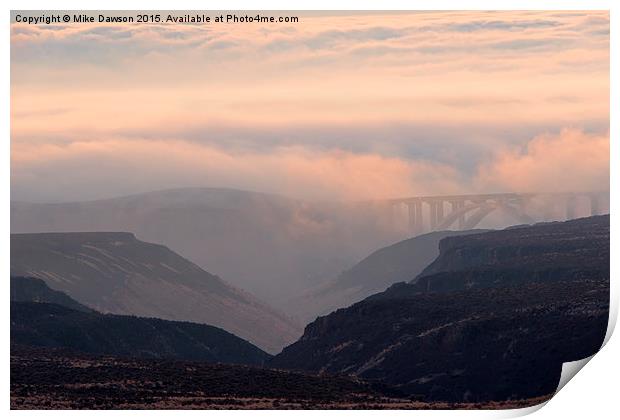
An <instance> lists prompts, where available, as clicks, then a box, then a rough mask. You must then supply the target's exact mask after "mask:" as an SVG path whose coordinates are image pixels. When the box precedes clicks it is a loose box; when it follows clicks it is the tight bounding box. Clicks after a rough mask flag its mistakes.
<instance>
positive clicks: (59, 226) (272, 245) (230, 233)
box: [11, 188, 402, 309]
mask: <svg viewBox="0 0 620 420" xmlns="http://www.w3.org/2000/svg"><path fill="white" fill-rule="evenodd" d="M364 208H365V207H364ZM367 210H368V209H366V210H363V209H361V210H360V209H358V208H357V207H356V206H355V205H349V204H345V203H316V202H306V201H302V200H296V199H291V198H287V197H282V196H278V195H272V194H263V193H256V192H249V191H238V190H230V189H220V188H186V189H177V190H167V191H154V192H149V193H144V194H136V195H132V196H127V197H118V198H111V199H105V200H96V201H86V202H72V203H50V204H38V203H22V202H12V203H11V233H40V232H94V231H104V232H106V231H107V232H118V231H122V232H133V233H135V234H136V235H137V237H139V238H140V239H142V240H144V241H147V242H154V243H158V244H163V245H165V246H167V247H169V248H171V249H173V250H175V251H176V252H178V253H180V254H181V255H183V256H184V257H186V258H188V259H189V260H191V261H193V262H195V263H196V264H198V265H199V266H201V267H203V268H204V269H206V270H208V271H210V272H213V273H217V274H218V275H220V276H222V278H224V279H227V280H228V281H230V282H231V283H233V284H235V285H236V286H238V287H241V288H243V289H244V290H247V291H249V292H251V293H252V294H253V295H255V296H258V297H259V298H260V299H261V300H262V301H265V302H267V303H269V304H270V305H272V306H276V307H278V308H281V307H282V306H280V305H281V304H282V302H287V301H288V299H290V298H291V297H293V296H299V295H300V294H301V293H302V291H303V290H307V289H309V288H312V287H315V286H316V284H318V283H319V282H320V281H325V280H326V279H330V278H333V277H335V276H336V275H337V274H338V273H339V272H341V271H342V270H344V269H346V268H348V267H351V266H352V265H353V264H354V263H355V262H356V261H359V260H360V259H361V258H363V257H364V256H365V255H368V254H369V253H370V252H372V251H373V250H375V249H377V248H380V247H382V246H385V245H387V244H390V243H393V242H395V241H397V240H399V239H402V236H401V234H400V232H398V233H395V232H389V231H387V230H386V229H385V227H383V226H377V225H376V215H374V214H372V215H369V214H366V213H364V212H365V211H367ZM293 309H295V308H293Z"/></svg>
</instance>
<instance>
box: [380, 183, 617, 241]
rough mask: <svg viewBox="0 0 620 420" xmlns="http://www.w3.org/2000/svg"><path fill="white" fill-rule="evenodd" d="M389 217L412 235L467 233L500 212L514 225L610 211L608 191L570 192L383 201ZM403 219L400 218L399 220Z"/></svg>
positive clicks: (473, 195)
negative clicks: (405, 227) (466, 231)
mask: <svg viewBox="0 0 620 420" xmlns="http://www.w3.org/2000/svg"><path fill="white" fill-rule="evenodd" d="M381 203H382V205H384V206H387V208H385V207H384V208H385V209H386V210H387V212H388V216H389V218H390V219H391V220H392V221H393V222H395V220H396V219H400V220H401V221H402V219H403V216H404V219H405V220H406V222H407V225H408V226H407V227H408V232H409V233H410V234H419V233H423V232H432V231H436V230H446V229H458V230H467V229H473V228H475V227H476V226H478V225H479V224H480V223H481V222H482V221H483V220H484V219H485V218H486V217H487V216H489V215H490V214H491V213H493V212H497V211H501V212H503V213H504V214H505V215H508V216H509V217H510V218H511V219H512V220H513V221H514V222H515V224H521V223H534V222H537V221H543V220H568V219H574V218H576V217H583V216H588V215H598V214H605V213H608V212H609V191H602V192H570V193H498V194H467V195H446V196H424V197H407V198H396V199H390V200H385V201H382V202H381ZM399 216H400V217H399Z"/></svg>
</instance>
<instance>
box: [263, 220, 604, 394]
mask: <svg viewBox="0 0 620 420" xmlns="http://www.w3.org/2000/svg"><path fill="white" fill-rule="evenodd" d="M440 249H441V252H440V256H439V257H438V259H437V260H436V261H435V262H433V263H432V264H431V265H430V266H429V267H428V268H427V269H426V270H424V272H423V273H422V274H420V276H419V277H418V278H417V279H416V280H415V281H414V282H413V283H412V284H407V283H399V284H397V285H394V286H392V287H391V288H389V289H388V290H387V291H386V292H384V293H380V294H378V295H374V296H371V297H369V298H368V299H366V300H364V301H362V302H359V303H357V304H355V305H353V306H351V307H349V308H346V309H341V310H338V311H336V312H334V313H332V314H330V315H328V316H326V317H322V318H319V319H317V321H316V322H314V323H312V324H310V325H308V326H307V327H306V329H305V332H304V335H303V336H302V338H301V339H300V340H299V341H298V342H296V343H294V344H292V345H291V346H289V347H287V348H286V349H285V350H284V351H283V352H282V353H281V354H279V355H277V356H276V357H275V358H274V359H272V360H271V362H270V363H271V365H272V366H275V367H282V368H291V369H300V370H308V371H320V372H332V373H333V372H339V373H349V374H355V375H358V376H360V377H362V378H366V379H374V380H380V381H383V382H385V383H387V384H390V385H393V386H395V387H396V388H398V389H400V390H401V391H403V392H404V393H406V394H408V395H411V396H415V397H416V398H421V399H428V400H443V401H488V400H503V399H507V398H513V399H514V398H528V397H535V396H540V395H544V394H548V393H550V392H553V391H554V390H555V387H556V386H557V383H558V380H559V377H560V372H561V366H562V363H563V362H567V361H572V360H576V359H580V358H584V357H587V356H589V355H591V354H593V353H594V352H596V351H597V350H598V348H599V347H600V345H601V344H602V341H603V338H604V336H605V331H606V328H607V319H608V307H609V217H606V216H603V217H592V218H587V219H580V220H575V221H570V222H564V223H554V224H544V225H534V226H530V227H522V228H515V229H508V230H504V231H500V232H489V233H484V234H479V235H470V236H467V237H463V238H459V237H454V238H447V239H444V240H443V241H442V242H441V245H440Z"/></svg>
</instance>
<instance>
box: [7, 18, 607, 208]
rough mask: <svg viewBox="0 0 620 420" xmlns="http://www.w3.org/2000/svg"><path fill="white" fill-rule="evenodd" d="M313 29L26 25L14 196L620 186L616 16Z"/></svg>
mask: <svg viewBox="0 0 620 420" xmlns="http://www.w3.org/2000/svg"><path fill="white" fill-rule="evenodd" d="M300 18H301V22H300V23H299V24H295V25H288V24H281V25H267V26H266V25H262V26H261V25H223V26H209V25H105V24H101V25H99V24H96V25H55V26H28V25H22V24H17V23H14V24H12V25H11V76H12V77H11V103H12V105H11V134H12V157H11V161H12V177H11V182H12V195H13V198H14V199H20V200H32V201H62V200H69V199H70V200H76V199H91V198H99V197H105V196H113V195H119V194H126V193H134V192H140V191H144V190H155V189H160V188H171V187H182V186H218V187H234V188H242V189H256V190H261V191H269V192H276V193H281V194H289V195H294V196H297V197H307V198H319V199H334V198H345V199H351V198H383V197H391V196H403V195H416V194H452V193H457V192H462V193H468V192H480V191H500V190H501V191H513V190H519V191H525V190H529V191H541V190H548V191H554V190H558V189H567V188H570V189H580V190H583V189H604V188H608V186H609V181H608V178H609V150H608V144H609V134H608V131H609V18H608V14H607V13H606V12H583V13H578V14H575V13H570V12H566V13H564V12H473V11H472V12H425V13H369V14H363V13H351V14H346V13H333V14H326V13H308V14H302V15H301V16H300ZM568 169H570V170H568Z"/></svg>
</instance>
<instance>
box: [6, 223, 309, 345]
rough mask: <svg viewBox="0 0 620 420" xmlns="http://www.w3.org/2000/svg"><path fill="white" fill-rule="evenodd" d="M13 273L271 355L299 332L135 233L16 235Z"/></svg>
mask: <svg viewBox="0 0 620 420" xmlns="http://www.w3.org/2000/svg"><path fill="white" fill-rule="evenodd" d="M11 275H13V276H32V277H37V278H40V279H43V280H45V282H46V283H47V284H48V285H49V286H50V287H52V288H53V289H56V290H61V291H63V292H66V293H68V294H69V295H70V296H72V297H73V298H75V299H76V300H78V301H79V302H80V303H83V304H85V305H87V306H88V307H90V308H93V309H95V310H97V311H99V312H109V313H116V314H131V315H138V316H146V317H154V318H162V319H169V320H178V321H192V322H198V323H204V324H209V325H214V326H217V327H221V328H224V329H225V330H226V331H229V332H231V333H233V334H235V335H238V336H240V337H242V338H244V339H246V340H248V341H250V342H252V343H254V344H256V345H257V346H259V347H261V348H263V349H265V350H267V351H270V352H277V351H279V349H281V348H282V347H283V346H284V345H285V344H287V343H290V342H291V341H293V340H294V339H295V338H297V337H298V336H299V335H298V334H299V330H298V327H297V326H296V325H295V324H293V323H292V322H291V321H289V320H288V319H287V318H285V317H284V316H282V315H280V314H278V313H277V312H276V311H274V310H273V309H271V308H269V307H268V306H266V305H265V304H262V303H260V302H258V301H257V300H256V299H255V298H253V297H252V296H251V295H250V294H248V293H246V292H243V291H241V290H238V289H235V288H233V287H232V286H230V285H229V284H227V283H225V282H224V281H222V280H221V279H220V278H219V277H217V276H214V275H212V274H210V273H208V272H206V271H204V270H203V269H201V268H200V267H198V266H197V265H195V264H193V263H192V262H190V261H188V260H186V259H185V258H183V257H181V256H179V255H178V254H176V253H174V252H172V251H171V250H170V249H168V248H166V247H164V246H161V245H156V244H151V243H147V242H142V241H139V240H137V239H136V238H135V236H134V235H133V234H130V233H105V232H97V233H49V234H18V235H11Z"/></svg>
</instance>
